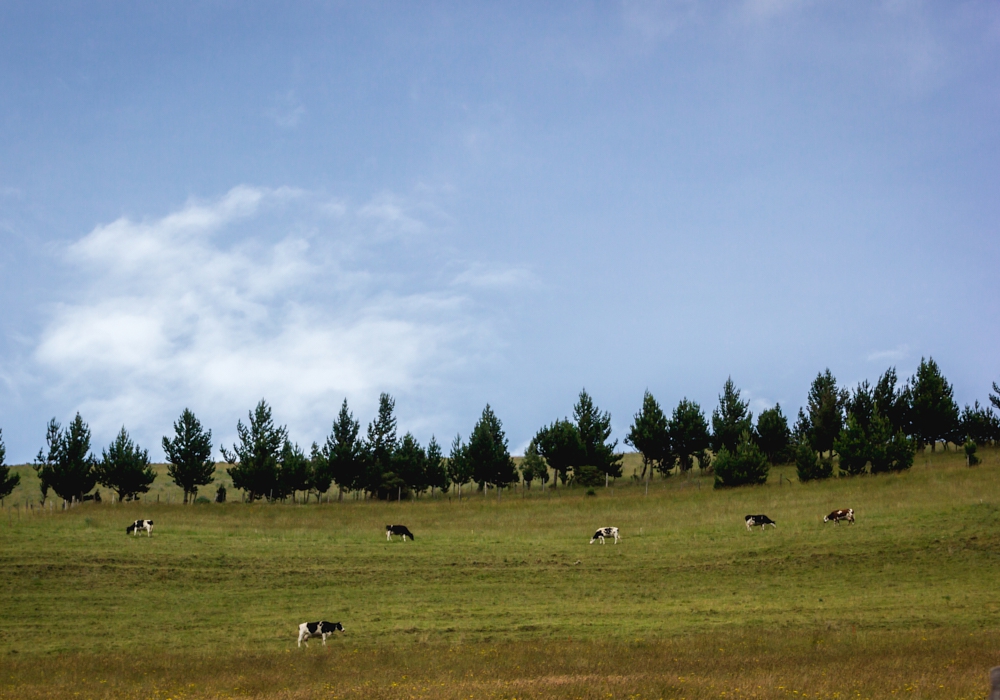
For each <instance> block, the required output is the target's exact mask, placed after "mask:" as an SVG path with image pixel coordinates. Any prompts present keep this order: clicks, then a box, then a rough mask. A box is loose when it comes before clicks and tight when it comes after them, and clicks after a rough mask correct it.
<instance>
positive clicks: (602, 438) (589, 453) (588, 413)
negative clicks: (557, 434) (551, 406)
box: [573, 389, 622, 481]
mask: <svg viewBox="0 0 1000 700" xmlns="http://www.w3.org/2000/svg"><path fill="white" fill-rule="evenodd" d="M573 418H574V419H575V420H576V429H577V432H578V433H579V434H580V444H581V445H582V446H583V464H585V465H590V466H593V467H596V468H597V470H598V471H600V472H601V473H603V474H604V476H605V481H606V480H607V478H608V477H611V478H617V477H619V476H621V475H622V458H621V455H616V454H615V447H617V445H618V441H617V440H615V441H614V442H608V440H609V438H610V437H611V413H609V412H608V411H604V412H603V413H602V412H601V410H600V409H599V408H598V407H597V406H595V405H594V400H593V399H592V398H591V397H590V394H588V393H587V390H586V389H582V390H581V391H580V396H579V397H578V399H577V402H576V405H575V406H574V407H573Z"/></svg>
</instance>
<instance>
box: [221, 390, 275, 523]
mask: <svg viewBox="0 0 1000 700" xmlns="http://www.w3.org/2000/svg"><path fill="white" fill-rule="evenodd" d="M248 415H249V419H250V426H249V427H247V426H245V425H243V421H237V422H236V435H237V437H238V438H239V444H237V445H233V450H232V452H230V451H229V450H227V449H226V448H225V447H223V448H221V449H222V457H223V458H224V459H225V460H226V461H227V462H229V463H230V464H232V465H233V466H232V467H230V468H229V469H227V470H226V471H227V472H228V474H229V476H230V477H232V480H233V487H234V488H238V489H241V490H243V491H244V492H246V494H247V500H248V501H250V502H251V503H252V502H254V501H256V500H258V499H260V498H268V499H272V498H274V497H275V495H276V493H277V494H280V492H281V489H282V486H281V484H280V482H279V472H278V465H279V462H280V460H281V453H282V450H283V449H284V447H285V442H286V441H287V440H288V430H287V429H286V428H285V427H284V426H282V427H280V428H279V427H277V426H276V425H275V424H274V419H273V418H272V417H271V407H270V406H268V405H267V402H266V401H264V399H261V400H260V403H258V404H257V407H256V408H255V409H254V410H253V411H252V412H250V413H249V414H248Z"/></svg>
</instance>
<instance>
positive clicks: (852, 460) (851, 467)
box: [833, 415, 872, 476]
mask: <svg viewBox="0 0 1000 700" xmlns="http://www.w3.org/2000/svg"><path fill="white" fill-rule="evenodd" d="M833 449H834V450H836V451H837V455H838V456H839V457H840V471H841V473H843V474H847V475H848V476H858V475H859V474H864V473H865V467H866V466H867V465H868V462H869V460H870V459H871V454H872V445H871V442H870V440H869V439H868V434H867V433H866V432H865V429H864V428H863V427H862V426H861V424H860V423H859V422H858V420H857V418H855V417H854V416H853V415H849V416H848V417H847V425H846V426H844V429H843V430H842V431H841V433H840V435H839V436H838V437H837V439H836V440H834V443H833Z"/></svg>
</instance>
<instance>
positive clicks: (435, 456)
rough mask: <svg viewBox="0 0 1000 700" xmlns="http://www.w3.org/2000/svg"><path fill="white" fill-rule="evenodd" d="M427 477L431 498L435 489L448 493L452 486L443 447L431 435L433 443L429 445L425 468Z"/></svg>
mask: <svg viewBox="0 0 1000 700" xmlns="http://www.w3.org/2000/svg"><path fill="white" fill-rule="evenodd" d="M424 473H425V474H426V475H427V485H428V486H430V489H431V496H432V497H433V496H434V489H438V490H439V491H441V493H447V492H448V488H449V487H450V486H451V479H449V478H448V469H447V468H446V465H445V459H444V454H443V453H442V452H441V445H439V444H438V441H437V439H436V438H435V437H434V436H433V435H431V441H430V442H428V443H427V465H426V466H425V467H424Z"/></svg>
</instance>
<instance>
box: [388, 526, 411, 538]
mask: <svg viewBox="0 0 1000 700" xmlns="http://www.w3.org/2000/svg"><path fill="white" fill-rule="evenodd" d="M393 535H399V536H400V537H402V538H403V542H406V538H407V537H409V538H410V539H411V540H412V539H413V533H412V532H410V530H409V529H408V528H407V527H406V525H386V526H385V539H386V540H391V539H392V536H393Z"/></svg>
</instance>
